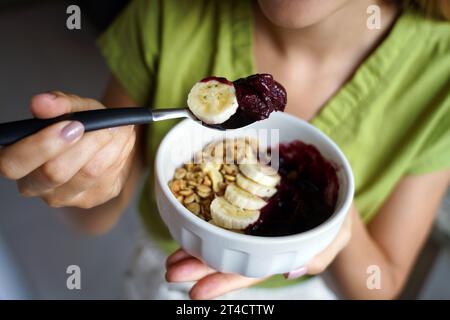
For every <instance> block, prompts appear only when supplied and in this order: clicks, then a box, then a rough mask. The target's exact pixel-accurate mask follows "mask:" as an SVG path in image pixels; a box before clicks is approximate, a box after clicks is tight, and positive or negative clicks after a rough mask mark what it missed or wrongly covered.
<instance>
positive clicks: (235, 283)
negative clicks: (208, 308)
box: [189, 272, 265, 300]
mask: <svg viewBox="0 0 450 320" xmlns="http://www.w3.org/2000/svg"><path fill="white" fill-rule="evenodd" d="M264 279H265V278H262V279H257V278H247V277H243V276H241V275H238V274H232V273H220V272H216V273H212V274H210V275H207V276H205V277H203V278H202V279H201V280H199V281H198V282H197V283H196V284H195V285H194V286H193V287H192V289H191V291H190V292H189V296H190V297H191V299H194V300H203V299H213V298H216V297H219V296H221V295H224V294H226V293H228V292H231V291H235V290H238V289H242V288H247V287H250V286H252V285H255V284H257V283H259V282H261V281H263V280H264Z"/></svg>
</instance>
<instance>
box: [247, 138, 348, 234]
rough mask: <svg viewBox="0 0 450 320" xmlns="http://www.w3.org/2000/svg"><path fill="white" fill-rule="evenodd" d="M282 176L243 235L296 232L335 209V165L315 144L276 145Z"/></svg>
mask: <svg viewBox="0 0 450 320" xmlns="http://www.w3.org/2000/svg"><path fill="white" fill-rule="evenodd" d="M279 155H280V167H279V170H278V173H279V174H280V176H281V181H280V184H279V185H278V187H277V189H278V190H277V193H276V194H275V195H273V196H272V197H271V198H270V199H269V201H268V203H267V205H266V206H265V207H264V208H262V209H261V215H260V218H259V220H258V221H257V222H256V223H254V224H253V225H251V226H249V227H248V228H247V229H246V230H245V233H246V234H250V235H255V236H265V237H276V236H286V235H291V234H297V233H300V232H304V231H307V230H310V229H312V228H315V227H317V226H318V225H320V224H322V223H323V222H325V221H326V220H327V219H328V218H329V217H330V216H331V215H332V214H333V212H334V210H335V209H336V203H337V199H338V194H339V181H338V177H337V171H336V170H337V169H336V167H335V166H334V165H333V164H332V163H331V162H330V161H328V160H327V159H325V158H324V157H323V156H322V154H321V153H320V152H319V150H317V148H316V147H314V146H313V145H310V144H306V143H303V142H302V141H299V140H295V141H292V142H289V143H284V144H280V145H279Z"/></svg>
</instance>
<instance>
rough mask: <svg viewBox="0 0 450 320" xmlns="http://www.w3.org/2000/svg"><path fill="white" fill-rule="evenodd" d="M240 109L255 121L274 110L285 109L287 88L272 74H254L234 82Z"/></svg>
mask: <svg viewBox="0 0 450 320" xmlns="http://www.w3.org/2000/svg"><path fill="white" fill-rule="evenodd" d="M233 84H234V87H235V88H236V97H237V101H238V103H239V111H240V112H241V113H242V115H243V116H245V117H247V118H249V119H252V120H253V121H258V120H263V119H266V118H268V117H269V115H270V114H271V113H272V112H273V111H284V108H285V107H286V102H287V98H286V90H285V89H284V88H283V86H282V85H281V84H279V83H278V82H276V81H275V80H273V77H272V75H270V74H254V75H251V76H249V77H247V78H241V79H237V80H236V81H234V82H233Z"/></svg>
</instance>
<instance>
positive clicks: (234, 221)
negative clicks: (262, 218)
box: [210, 197, 259, 230]
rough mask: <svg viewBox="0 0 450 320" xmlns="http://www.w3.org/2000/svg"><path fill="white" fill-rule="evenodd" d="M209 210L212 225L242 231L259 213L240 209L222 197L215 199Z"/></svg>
mask: <svg viewBox="0 0 450 320" xmlns="http://www.w3.org/2000/svg"><path fill="white" fill-rule="evenodd" d="M210 209H211V216H212V218H213V222H212V223H213V224H215V225H217V226H220V227H222V228H226V229H235V230H243V229H245V228H247V227H248V226H249V225H251V224H253V223H255V222H256V221H257V220H258V218H259V211H257V210H243V209H240V208H238V207H236V206H234V205H232V204H231V203H229V202H228V201H227V200H225V198H223V197H217V198H215V199H214V200H213V201H212V202H211V207H210Z"/></svg>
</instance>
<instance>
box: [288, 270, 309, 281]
mask: <svg viewBox="0 0 450 320" xmlns="http://www.w3.org/2000/svg"><path fill="white" fill-rule="evenodd" d="M306 272H308V269H307V268H306V267H300V268H298V269H295V270H292V271H291V272H288V273H285V274H284V277H285V278H286V279H288V280H292V279H297V278H300V277H301V276H304V275H305V274H306Z"/></svg>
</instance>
